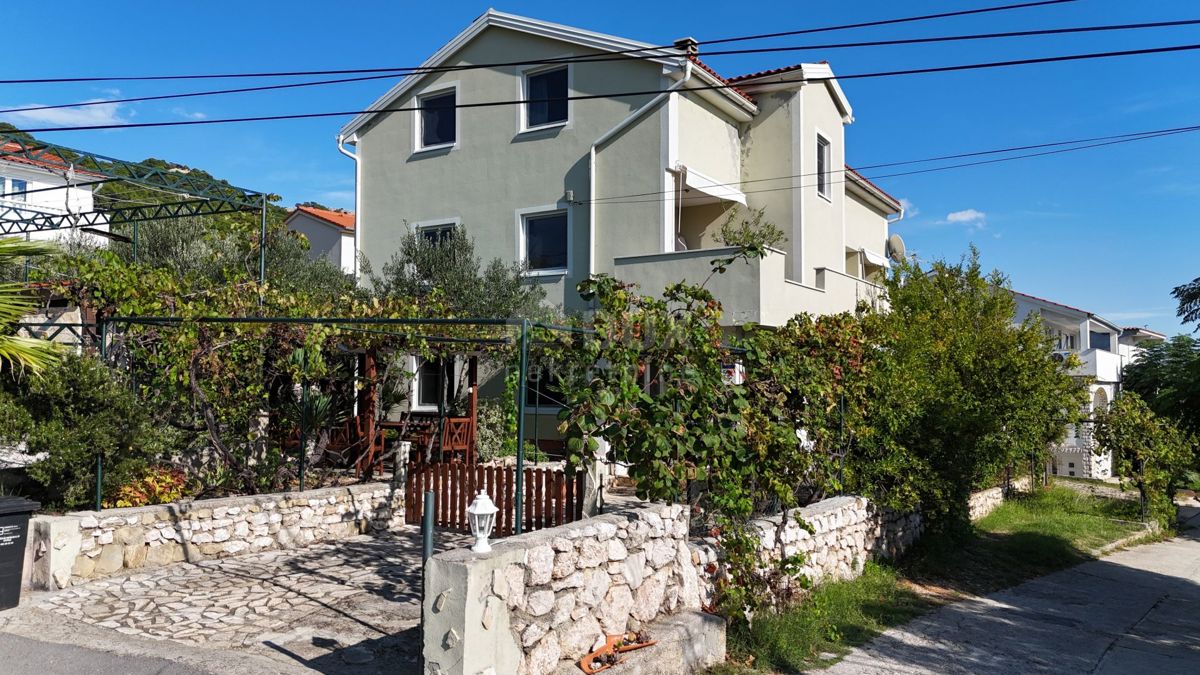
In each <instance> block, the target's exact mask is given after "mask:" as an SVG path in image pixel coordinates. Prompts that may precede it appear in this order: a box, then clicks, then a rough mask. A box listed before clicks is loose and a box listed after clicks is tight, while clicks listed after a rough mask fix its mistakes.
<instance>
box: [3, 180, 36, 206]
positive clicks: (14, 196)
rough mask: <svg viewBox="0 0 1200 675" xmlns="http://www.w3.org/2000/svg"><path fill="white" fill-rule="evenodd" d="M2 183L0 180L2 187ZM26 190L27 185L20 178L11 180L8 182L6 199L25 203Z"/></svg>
mask: <svg viewBox="0 0 1200 675" xmlns="http://www.w3.org/2000/svg"><path fill="white" fill-rule="evenodd" d="M3 183H4V181H2V180H0V185H3ZM27 189H29V183H26V182H25V181H23V180H21V179H20V178H13V179H11V180H10V181H9V189H8V192H7V193H6V194H7V195H8V196H7V197H6V199H11V200H13V201H14V202H23V201H25V190H27Z"/></svg>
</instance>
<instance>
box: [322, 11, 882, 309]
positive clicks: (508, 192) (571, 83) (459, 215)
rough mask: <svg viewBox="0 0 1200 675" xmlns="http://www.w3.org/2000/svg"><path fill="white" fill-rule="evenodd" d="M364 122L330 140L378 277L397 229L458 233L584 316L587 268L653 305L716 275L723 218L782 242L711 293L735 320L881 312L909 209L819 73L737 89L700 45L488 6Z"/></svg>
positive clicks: (768, 75) (784, 73)
mask: <svg viewBox="0 0 1200 675" xmlns="http://www.w3.org/2000/svg"><path fill="white" fill-rule="evenodd" d="M369 110H370V111H369V112H367V113H364V114H362V115H359V116H357V117H355V118H354V119H353V120H351V121H350V122H349V123H348V124H346V125H345V127H344V128H343V129H342V130H341V133H340V134H339V136H338V145H339V149H340V150H341V151H342V152H343V153H344V154H346V155H348V156H350V157H352V158H353V159H354V161H355V162H356V205H355V211H356V214H357V223H356V227H355V230H354V241H355V249H356V251H358V252H360V253H362V254H365V255H366V257H367V259H369V260H370V262H371V264H372V266H373V267H374V268H375V269H379V268H381V267H382V265H383V263H384V262H386V261H387V260H388V258H390V257H391V255H393V253H394V252H395V251H396V249H397V246H398V242H399V240H400V238H401V237H402V236H403V235H404V234H405V233H407V232H411V231H427V230H436V229H438V228H448V227H450V226H453V225H457V224H462V225H464V226H465V228H466V229H467V231H468V232H469V233H470V234H471V236H472V237H473V238H474V239H475V241H476V248H477V250H478V251H479V253H480V254H481V255H483V256H484V257H485V258H490V257H499V258H501V259H503V260H506V261H520V262H521V263H523V264H524V265H525V267H526V269H527V272H526V274H527V275H528V278H529V280H530V282H531V283H538V284H542V285H543V286H544V287H545V288H546V291H547V295H548V298H549V300H550V301H551V302H553V303H555V304H557V305H560V306H561V307H562V308H563V309H565V310H567V311H573V310H581V309H585V304H584V302H583V301H582V300H581V299H580V298H579V296H578V294H577V293H576V292H575V286H576V284H577V283H578V282H579V281H581V280H583V279H586V278H588V277H589V276H590V275H594V274H601V273H605V274H611V275H614V276H616V277H618V278H621V279H624V280H626V281H632V282H637V283H638V284H640V285H641V287H642V289H643V291H645V292H647V293H657V292H659V291H661V289H662V288H664V287H665V286H666V285H667V284H669V283H673V282H677V281H681V280H687V281H692V282H700V281H703V280H705V279H706V278H708V277H709V276H710V261H711V260H712V259H713V258H714V257H717V256H718V255H719V251H720V250H721V247H722V244H721V243H720V242H719V241H718V240H717V234H718V232H719V230H720V225H721V224H722V222H724V221H725V219H726V218H727V217H728V214H729V212H730V211H731V210H732V209H764V210H765V218H766V220H769V221H771V222H773V223H774V224H775V225H777V226H778V227H779V228H781V229H782V230H783V231H784V233H785V235H786V241H785V242H784V243H782V244H781V245H780V246H779V248H778V249H773V250H771V251H770V252H769V253H768V254H767V256H766V257H765V258H764V259H762V260H758V261H754V262H751V263H749V264H745V265H742V264H739V265H736V266H734V267H732V268H731V269H730V270H729V271H728V272H727V273H726V274H723V275H719V276H717V277H714V278H712V279H711V280H709V282H708V283H709V288H710V290H712V291H713V292H714V293H715V295H716V296H717V297H718V299H720V300H721V301H722V302H723V304H724V307H725V314H726V318H727V320H728V322H729V323H730V324H731V325H739V324H743V323H747V322H758V323H762V324H765V325H779V324H781V323H783V322H785V321H787V320H788V319H789V318H791V317H792V316H794V315H795V314H797V313H800V312H812V313H828V312H837V311H843V310H850V309H853V308H854V307H855V305H856V303H858V302H859V301H862V300H866V301H874V300H875V299H876V298H877V297H878V294H879V288H878V286H877V285H876V284H874V283H873V281H872V280H873V279H876V278H877V276H878V275H879V274H881V273H882V272H883V271H884V268H886V267H887V265H888V258H887V255H888V254H889V253H896V251H894V250H889V226H890V225H891V224H892V223H893V222H895V221H896V220H898V219H899V218H900V217H902V215H903V211H902V209H901V206H900V204H899V202H898V201H897V200H896V199H894V198H893V197H891V196H890V195H888V194H887V193H886V192H884V191H883V190H881V189H880V188H879V187H877V186H875V185H873V184H872V183H871V182H870V181H868V180H867V179H866V178H864V177H863V176H860V175H859V174H857V173H855V172H854V171H852V170H850V169H849V168H848V167H846V164H845V156H846V137H845V128H846V127H847V126H848V125H849V124H850V123H851V122H852V121H853V119H854V117H853V111H852V109H851V106H850V102H849V101H848V100H847V98H846V96H845V93H844V92H843V91H842V89H841V87H840V86H839V85H838V82H837V80H836V79H834V78H833V72H832V70H831V69H830V67H829V66H828V65H827V64H824V63H806V64H801V65H796V66H791V67H787V68H780V69H776V70H771V71H766V72H761V73H755V74H751V75H744V76H741V77H736V78H732V79H725V78H722V77H721V76H719V75H717V74H716V72H714V71H713V70H712V69H710V68H709V67H707V66H706V65H704V64H703V63H702V62H701V61H700V60H699V58H698V54H697V50H696V42H695V41H694V40H690V39H684V40H679V41H677V42H676V43H675V44H674V45H673V46H670V47H663V46H656V45H651V44H647V43H643V42H637V41H634V40H629V39H625V38H621V37H614V36H611V35H602V34H599V33H594V32H591V31H587V30H582V29H579V28H572V27H569V26H563V25H558V24H553V23H548V22H545V21H539V20H536V19H530V18H525V17H520V16H514V15H511V14H505V13H501V12H496V11H494V10H489V11H488V12H486V13H485V14H483V15H482V16H480V17H479V18H478V19H476V20H475V21H474V22H473V23H472V24H471V25H470V26H468V27H467V29H466V30H464V31H463V32H462V33H460V34H459V35H457V36H456V37H455V38H454V39H453V40H451V41H450V42H449V43H447V44H446V45H445V46H444V47H442V48H441V49H439V50H438V51H437V52H436V53H435V54H433V55H432V56H431V57H430V58H429V59H427V60H426V61H425V62H424V63H423V64H422V66H421V70H420V71H419V72H417V73H415V74H412V75H409V76H407V77H405V78H404V79H403V80H401V81H400V82H399V83H397V84H396V86H394V87H393V88H392V89H391V90H389V91H388V92H387V93H386V94H384V95H383V96H382V97H381V98H379V99H378V100H377V101H376V102H375V103H374V104H372V105H371V106H370V109H369ZM350 146H353V148H354V151H353V152H351V151H350V149H349V148H350ZM895 244H898V242H895V241H893V247H892V248H893V249H899V248H900V247H899V246H897V245H895Z"/></svg>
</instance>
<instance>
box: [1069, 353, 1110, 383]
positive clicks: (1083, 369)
mask: <svg viewBox="0 0 1200 675" xmlns="http://www.w3.org/2000/svg"><path fill="white" fill-rule="evenodd" d="M1075 355H1076V356H1078V357H1079V360H1080V361H1081V362H1082V363H1081V364H1080V366H1079V367H1078V368H1075V369H1074V370H1072V371H1071V374H1072V375H1074V376H1076V377H1091V378H1093V379H1095V380H1096V381H1097V382H1120V381H1121V363H1122V360H1121V357H1120V355H1118V354H1114V353H1113V352H1110V351H1108V350H1107V349H1098V348H1092V349H1088V350H1085V351H1082V352H1075Z"/></svg>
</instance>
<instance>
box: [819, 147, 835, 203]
mask: <svg viewBox="0 0 1200 675" xmlns="http://www.w3.org/2000/svg"><path fill="white" fill-rule="evenodd" d="M831 163H832V162H831V161H830V152H829V140H828V139H826V138H825V137H824V136H822V135H820V134H817V194H819V195H821V196H822V197H824V198H826V199H829V173H830V164H831Z"/></svg>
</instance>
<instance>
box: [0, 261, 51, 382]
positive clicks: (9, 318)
mask: <svg viewBox="0 0 1200 675" xmlns="http://www.w3.org/2000/svg"><path fill="white" fill-rule="evenodd" d="M53 251H54V247H53V246H51V245H49V244H46V243H42V242H33V241H24V240H22V239H18V238H16V237H4V238H0V267H12V266H15V265H16V264H18V263H17V261H18V260H21V261H23V260H24V258H25V257H27V256H37V255H45V254H47V253H52V252H53ZM36 308H37V302H36V299H35V298H34V296H33V295H32V294H30V293H29V292H28V288H27V287H26V286H25V284H22V283H17V282H12V281H9V282H0V368H7V369H8V370H10V371H12V370H17V371H23V370H28V371H31V372H32V373H38V372H39V371H41V370H43V369H45V368H46V367H47V366H49V365H51V364H52V363H54V361H55V360H56V359H57V358H58V355H59V351H58V349H57V348H56V346H55V345H54V344H53V343H51V342H47V341H45V340H38V339H36V338H27V337H20V336H18V335H13V332H14V330H13V327H14V325H15V324H16V323H18V322H19V321H21V319H22V318H23V317H24V316H25V315H26V314H28V313H29V312H31V311H33V310H34V309H36Z"/></svg>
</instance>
